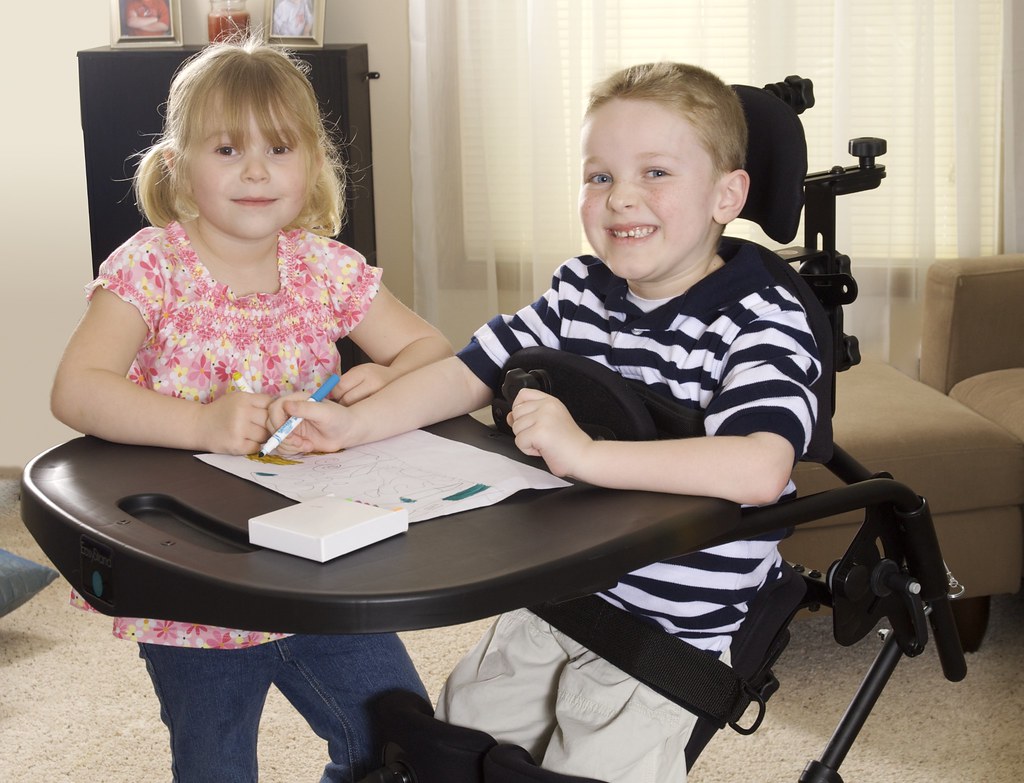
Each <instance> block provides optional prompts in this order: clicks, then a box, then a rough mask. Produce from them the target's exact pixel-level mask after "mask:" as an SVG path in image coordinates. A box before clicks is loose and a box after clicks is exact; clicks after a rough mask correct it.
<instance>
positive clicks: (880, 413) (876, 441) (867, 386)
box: [794, 360, 1024, 525]
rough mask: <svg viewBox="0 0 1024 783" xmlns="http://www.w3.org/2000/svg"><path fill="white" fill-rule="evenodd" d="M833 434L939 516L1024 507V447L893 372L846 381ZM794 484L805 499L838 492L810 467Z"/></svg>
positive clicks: (868, 367) (870, 365) (873, 366)
mask: <svg viewBox="0 0 1024 783" xmlns="http://www.w3.org/2000/svg"><path fill="white" fill-rule="evenodd" d="M833 426H834V430H835V441H836V443H837V444H838V445H839V446H841V447H842V448H843V449H845V450H846V451H847V452H849V453H850V454H851V455H852V456H853V457H855V458H856V459H857V460H859V461H860V462H861V463H863V464H864V465H865V466H866V467H867V468H868V469H869V470H871V471H887V472H888V473H890V474H892V476H893V477H894V478H895V479H896V480H898V481H901V482H903V483H904V484H907V485H908V486H909V487H911V488H912V489H913V490H914V491H915V492H917V493H918V494H919V495H922V496H924V497H925V498H927V500H928V502H929V503H930V505H931V509H932V513H933V514H941V513H945V512H953V511H969V510H972V509H984V508H994V507H1000V506H1016V505H1020V504H1021V503H1024V443H1022V442H1021V440H1020V439H1018V438H1016V437H1014V436H1013V435H1011V434H1010V433H1009V432H1007V431H1006V430H1005V429H1003V428H1002V427H1000V426H998V425H997V424H995V423H994V422H992V421H990V420H989V419H987V418H985V417H984V416H982V415H980V414H978V413H975V412H974V411H973V410H971V409H969V408H967V407H965V406H964V405H961V404H960V403H959V402H957V401H956V400H953V399H951V398H950V397H947V396H946V395H945V394H942V393H941V392H939V391H937V390H935V389H933V388H931V387H930V386H927V385H925V384H923V383H919V382H917V381H915V380H913V379H911V378H909V377H908V376H906V375H904V374H903V373H902V372H900V371H899V370H897V369H895V368H894V367H891V366H889V365H887V364H884V363H882V362H878V361H872V360H864V361H863V362H862V363H861V364H859V365H857V366H855V367H853V368H851V369H849V370H847V371H846V372H842V373H839V375H838V376H837V383H836V413H835V416H834V417H833ZM794 481H795V482H796V485H797V489H798V491H799V493H800V494H801V495H807V494H811V493H813V492H820V491H822V490H824V489H828V488H831V487H835V486H838V484H839V482H838V480H837V479H835V477H834V476H832V474H831V473H829V472H828V471H827V470H826V469H825V468H824V467H822V466H820V465H811V464H807V463H802V464H800V465H798V466H797V469H796V471H795V473H794ZM835 521H836V518H832V520H831V523H834V522H835ZM817 524H825V525H828V524H830V521H829V520H826V521H823V522H815V523H812V525H817Z"/></svg>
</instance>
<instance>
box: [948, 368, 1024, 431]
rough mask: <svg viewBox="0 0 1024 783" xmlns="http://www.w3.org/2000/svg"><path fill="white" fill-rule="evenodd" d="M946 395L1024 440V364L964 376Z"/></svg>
mask: <svg viewBox="0 0 1024 783" xmlns="http://www.w3.org/2000/svg"><path fill="white" fill-rule="evenodd" d="M949 396H950V397H952V398H953V399H954V400H957V401H959V402H962V403H963V404H964V405H966V406H967V407H968V408H970V409H971V410H974V411H977V412H978V413H980V414H981V415H982V416H984V417H985V418H986V419H990V420H991V421H994V422H995V423H996V424H998V425H999V426H1000V427H1003V428H1005V429H1007V430H1009V431H1010V432H1012V433H1013V434H1014V435H1016V436H1017V437H1018V438H1019V439H1020V440H1024V367H1015V368H1013V369H1009V370H995V371H993V372H986V373H982V374H981V375H975V376H973V377H971V378H966V379H964V380H962V381H960V383H958V384H957V385H956V386H954V387H953V388H952V389H950V390H949Z"/></svg>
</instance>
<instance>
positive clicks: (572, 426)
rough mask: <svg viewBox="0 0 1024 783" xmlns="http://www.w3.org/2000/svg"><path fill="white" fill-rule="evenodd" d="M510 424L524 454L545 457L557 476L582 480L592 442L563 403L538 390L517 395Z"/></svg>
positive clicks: (510, 416)
mask: <svg viewBox="0 0 1024 783" xmlns="http://www.w3.org/2000/svg"><path fill="white" fill-rule="evenodd" d="M508 423H509V426H510V427H511V428H512V432H513V433H514V434H515V436H516V446H517V447H518V448H519V450H520V451H521V452H523V454H526V455H528V456H531V457H543V459H544V462H545V464H547V466H548V470H550V471H551V472H552V473H554V474H555V475H556V476H574V477H577V478H579V477H581V476H580V474H581V472H582V464H583V461H584V459H585V458H586V454H587V451H588V450H589V448H590V446H591V445H592V444H593V442H594V441H593V440H592V439H591V438H590V436H589V435H587V434H586V433H585V432H584V431H583V430H581V429H580V428H579V426H578V425H577V424H576V422H575V421H573V418H572V416H570V415H569V411H568V410H566V407H565V405H563V404H562V402H561V401H560V400H558V399H557V398H555V397H552V396H551V395H550V394H545V393H544V392H542V391H538V390H537V389H523V390H522V391H520V392H519V394H517V395H516V399H515V402H514V403H513V404H512V410H511V412H510V413H509V415H508Z"/></svg>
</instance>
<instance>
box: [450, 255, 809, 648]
mask: <svg viewBox="0 0 1024 783" xmlns="http://www.w3.org/2000/svg"><path fill="white" fill-rule="evenodd" d="M721 254H722V256H723V258H724V259H725V261H726V264H725V266H723V267H722V268H721V269H719V270H717V271H715V272H713V273H712V274H710V275H708V276H707V277H705V278H704V279H702V280H701V281H699V282H698V283H696V284H695V285H694V286H693V287H691V288H690V289H689V290H688V291H687V292H685V293H683V294H681V295H680V296H677V297H675V298H673V299H671V300H669V301H668V302H665V303H663V304H661V305H660V306H658V307H656V308H655V309H653V310H650V311H649V312H644V310H643V309H641V307H639V306H638V304H637V303H636V302H635V301H633V300H632V298H631V297H630V295H629V293H628V288H627V285H626V282H625V281H624V280H622V279H621V278H618V277H616V276H615V275H613V274H612V273H611V272H610V271H609V270H608V268H607V267H606V266H605V265H604V264H603V263H601V261H600V260H599V259H597V258H594V257H592V256H583V257H580V258H573V259H570V260H569V261H567V262H566V263H564V264H563V265H562V266H561V267H559V269H558V270H557V271H556V272H555V275H554V278H553V281H552V285H551V288H550V289H549V290H548V291H547V292H546V293H545V294H544V295H543V296H541V298H540V299H538V300H537V301H536V302H534V303H533V304H532V305H529V306H528V307H524V308H523V309H522V310H520V311H519V312H518V313H516V314H514V315H501V316H497V317H496V318H494V319H492V320H491V321H490V322H489V323H487V324H486V325H485V326H483V327H481V328H480V329H479V330H477V332H476V334H475V335H474V336H473V340H472V341H471V342H470V344H469V345H467V346H466V347H465V348H463V349H462V350H461V351H460V352H459V357H460V358H461V359H462V361H463V362H465V363H466V365H467V366H468V367H469V369H470V370H471V371H472V372H473V373H474V374H475V375H476V376H477V377H479V378H480V379H481V380H482V381H483V382H484V383H486V384H487V385H488V386H490V387H491V388H492V389H495V390H497V389H499V388H500V386H501V380H502V370H503V368H504V366H505V363H506V362H507V361H508V359H509V357H510V356H511V355H512V354H513V353H515V352H516V351H518V350H520V349H521V348H528V347H532V346H536V345H543V346H547V347H549V348H556V349H559V350H563V351H567V352H570V353H574V354H578V355H581V356H586V357H588V358H591V359H593V360H594V361H597V362H600V363H601V364H603V365H605V366H607V367H610V368H611V369H613V370H615V371H616V372H618V373H619V374H620V375H622V376H624V377H626V378H629V379H637V380H640V381H643V382H644V383H645V384H647V385H648V386H650V387H652V388H653V389H655V390H657V391H659V392H660V393H663V394H665V395H666V396H669V397H673V398H675V399H676V400H677V401H678V402H680V403H682V404H683V405H686V406H688V407H691V408H694V409H699V410H701V411H703V412H704V427H705V431H706V433H707V434H708V435H749V434H752V433H754V432H773V433H776V434H778V435H780V436H782V437H784V438H786V439H787V440H788V441H789V442H790V443H791V444H792V445H793V450H794V452H795V453H796V454H797V455H802V454H803V453H804V451H805V450H806V448H807V444H808V442H809V440H810V436H811V430H812V428H813V425H814V420H815V416H816V415H817V405H816V401H815V397H814V395H813V393H812V392H811V390H810V385H811V384H812V383H813V382H814V381H815V379H816V378H817V377H818V375H819V374H820V372H821V364H820V361H819V359H818V352H817V348H816V346H815V342H814V337H813V335H812V334H811V330H810V327H809V325H808V323H807V316H806V314H805V312H804V310H803V307H802V306H801V305H800V303H799V301H798V300H797V298H796V297H795V296H794V295H793V294H792V293H791V292H789V291H788V290H787V289H786V288H784V287H783V286H780V285H779V284H778V283H777V281H776V280H775V278H774V277H772V275H771V274H770V272H769V271H768V270H767V269H766V268H765V266H764V263H763V262H762V261H761V258H760V256H759V254H758V251H757V249H756V248H755V247H752V246H749V245H739V246H729V247H728V248H726V247H725V246H723V249H722V253H721ZM792 492H793V485H792V482H790V485H789V486H788V487H787V488H786V490H785V491H784V492H783V495H782V497H785V496H787V495H789V494H791V493H792ZM784 535H785V531H779V532H778V533H777V534H775V535H767V536H763V537H760V538H757V539H752V540H745V541H734V542H729V543H727V544H722V545H720V546H717V547H714V548H711V549H706V550H703V551H700V552H695V553H692V554H688V555H684V556H682V557H677V558H673V559H671V560H667V561H664V562H660V563H654V564H652V565H649V566H645V567H643V568H640V569H638V570H636V571H633V572H632V573H630V574H627V575H626V576H625V577H623V578H622V579H621V581H620V582H619V583H618V584H617V585H616V586H615V587H613V588H611V589H610V590H606V591H603V592H602V593H600V595H601V597H602V598H604V599H605V600H607V601H609V602H610V603H612V604H614V605H616V606H618V607H620V608H623V609H626V610H628V611H630V612H633V613H635V614H637V615H640V616H641V617H644V618H646V619H648V620H649V621H653V622H655V623H657V624H658V625H660V626H661V627H662V628H663V629H665V630H666V631H668V632H669V633H672V634H674V635H676V636H678V637H679V638H681V639H684V640H685V641H687V642H689V643H691V644H693V645H695V646H697V647H699V648H701V649H706V650H709V651H714V652H721V651H723V650H725V649H727V648H728V646H729V643H730V640H731V637H732V634H733V633H734V632H735V630H736V629H737V628H739V626H740V623H741V622H742V621H743V617H744V616H745V614H746V611H747V606H748V604H749V602H750V601H751V600H752V599H753V597H754V595H755V594H756V592H757V590H758V589H759V588H760V587H761V586H762V585H763V584H765V582H766V581H769V580H772V579H776V578H778V575H779V566H780V563H781V558H780V556H779V553H778V546H777V544H778V540H779V539H781V538H782V537H784Z"/></svg>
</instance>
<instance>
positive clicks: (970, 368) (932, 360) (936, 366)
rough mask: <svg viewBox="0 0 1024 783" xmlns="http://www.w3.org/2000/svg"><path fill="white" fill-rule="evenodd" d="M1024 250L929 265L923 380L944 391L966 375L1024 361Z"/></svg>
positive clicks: (922, 363)
mask: <svg viewBox="0 0 1024 783" xmlns="http://www.w3.org/2000/svg"><path fill="white" fill-rule="evenodd" d="M1022 302H1024V254H1016V255H1000V256H987V257H983V258H962V259H955V260H946V261H936V262H935V263H934V264H932V265H931V267H929V269H928V276H927V279H926V282H925V295H924V328H923V330H922V338H921V380H922V381H923V382H924V383H926V384H928V385H929V386H931V387H933V388H935V389H938V390H939V391H941V392H942V393H944V394H945V393H948V392H949V390H950V389H951V388H952V387H953V386H955V385H956V384H957V383H958V382H959V381H961V380H963V379H964V378H970V377H971V376H974V375H978V374H980V373H985V372H991V371H993V370H1002V369H1006V368H1011V367H1024V307H1022V306H1021V303H1022Z"/></svg>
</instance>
